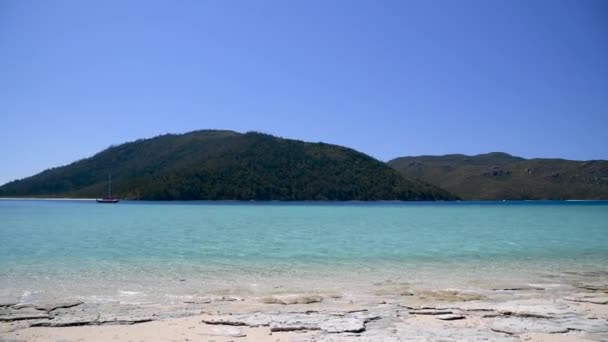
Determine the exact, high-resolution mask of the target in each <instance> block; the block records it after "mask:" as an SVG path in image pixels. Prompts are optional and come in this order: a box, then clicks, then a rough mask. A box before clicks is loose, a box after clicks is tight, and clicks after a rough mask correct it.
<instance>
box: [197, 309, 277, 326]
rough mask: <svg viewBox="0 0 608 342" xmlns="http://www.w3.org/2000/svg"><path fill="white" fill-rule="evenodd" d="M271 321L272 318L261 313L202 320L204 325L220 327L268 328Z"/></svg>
mask: <svg viewBox="0 0 608 342" xmlns="http://www.w3.org/2000/svg"><path fill="white" fill-rule="evenodd" d="M271 321H272V316H271V315H267V314H263V313H259V312H257V313H254V314H251V315H224V316H216V317H212V318H209V319H203V320H202V322H203V323H206V324H221V325H236V326H240V325H246V326H249V327H259V326H268V325H270V322H271Z"/></svg>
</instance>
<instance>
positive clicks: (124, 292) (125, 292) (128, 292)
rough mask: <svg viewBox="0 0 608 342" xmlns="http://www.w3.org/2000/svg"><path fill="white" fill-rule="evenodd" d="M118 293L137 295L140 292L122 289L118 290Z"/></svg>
mask: <svg viewBox="0 0 608 342" xmlns="http://www.w3.org/2000/svg"><path fill="white" fill-rule="evenodd" d="M118 294H120V295H121V296H137V295H141V294H142V292H140V291H123V290H120V291H118Z"/></svg>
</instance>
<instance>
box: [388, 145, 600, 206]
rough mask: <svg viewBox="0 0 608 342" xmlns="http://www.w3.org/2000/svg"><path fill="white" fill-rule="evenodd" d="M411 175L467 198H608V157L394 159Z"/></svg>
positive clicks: (394, 164) (397, 166)
mask: <svg viewBox="0 0 608 342" xmlns="http://www.w3.org/2000/svg"><path fill="white" fill-rule="evenodd" d="M388 164H389V165H390V166H392V167H393V168H395V169H397V170H399V171H400V172H402V173H403V175H405V176H406V177H415V178H419V179H422V180H424V181H426V182H429V183H432V184H435V185H437V186H440V187H442V188H444V189H446V190H448V191H450V192H452V193H454V194H455V195H457V196H459V197H461V198H463V199H482V200H499V199H514V200H522V199H608V161H602V160H592V161H572V160H564V159H524V158H519V157H514V156H511V155H508V154H506V153H488V154H481V155H477V156H466V155H462V154H452V155H446V156H420V157H402V158H397V159H394V160H391V161H389V162H388Z"/></svg>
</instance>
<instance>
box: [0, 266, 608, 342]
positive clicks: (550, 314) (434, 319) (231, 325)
mask: <svg viewBox="0 0 608 342" xmlns="http://www.w3.org/2000/svg"><path fill="white" fill-rule="evenodd" d="M568 279H569V280H570V284H566V283H562V284H546V285H548V286H545V287H543V286H544V285H543V284H523V283H507V282H496V283H494V284H493V285H494V286H489V285H490V283H488V286H486V288H481V287H479V288H477V289H475V290H472V289H471V288H468V289H466V290H457V289H438V290H437V289H436V290H424V289H423V288H422V287H420V286H410V284H408V283H406V282H395V281H391V280H386V281H383V282H377V283H374V285H373V287H371V288H370V289H369V290H370V291H371V292H369V293H366V294H363V293H357V294H348V293H346V292H345V293H335V292H334V293H322V292H317V293H306V292H301V293H284V292H282V291H280V290H277V291H276V294H274V295H268V296H264V297H236V296H230V295H226V296H218V295H212V296H201V295H195V296H190V297H184V298H182V300H181V302H173V303H163V304H160V303H140V304H127V303H121V302H119V301H114V302H103V303H91V302H82V301H80V300H73V299H72V300H70V299H69V298H62V299H61V300H56V301H46V302H38V303H17V302H16V301H15V302H13V303H3V304H0V305H1V308H0V336H1V338H0V340H2V341H215V342H220V341H520V340H525V341H590V340H591V341H606V340H608V305H607V304H608V272H593V273H580V274H576V273H572V274H569V278H568Z"/></svg>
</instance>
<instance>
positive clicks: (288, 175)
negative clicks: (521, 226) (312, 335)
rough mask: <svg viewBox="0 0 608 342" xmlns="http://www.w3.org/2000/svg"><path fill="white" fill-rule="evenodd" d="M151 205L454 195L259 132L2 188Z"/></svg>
mask: <svg viewBox="0 0 608 342" xmlns="http://www.w3.org/2000/svg"><path fill="white" fill-rule="evenodd" d="M109 172H111V174H112V178H113V190H114V193H115V195H116V196H117V197H120V198H127V199H147V200H434V199H453V198H454V196H453V195H451V194H449V193H448V192H446V191H444V190H442V189H439V188H437V187H435V186H431V185H429V184H426V183H424V182H421V181H418V180H409V179H407V178H406V177H403V176H402V175H400V174H399V173H398V172H397V171H395V170H393V169H392V168H390V167H388V166H387V165H386V164H384V163H382V162H380V161H377V160H375V159H373V158H371V157H369V156H367V155H365V154H362V153H360V152H357V151H354V150H352V149H348V148H345V147H340V146H335V145H329V144H324V143H306V142H302V141H296V140H289V139H282V138H277V137H274V136H270V135H266V134H260V133H246V134H240V133H236V132H231V131H212V130H206V131H195V132H191V133H186V134H179V135H175V134H167V135H162V136H158V137H155V138H152V139H143V140H137V141H134V142H130V143H125V144H122V145H119V146H114V147H110V148H108V149H106V150H104V151H102V152H100V153H98V154H96V155H94V156H93V157H90V158H86V159H83V160H80V161H77V162H74V163H72V164H70V165H67V166H62V167H57V168H53V169H49V170H46V171H44V172H41V173H39V174H37V175H34V176H32V177H29V178H25V179H22V180H17V181H13V182H10V183H7V184H5V185H3V186H2V187H0V196H2V197H74V198H91V197H100V196H104V195H105V194H106V187H107V177H108V173H109Z"/></svg>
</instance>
